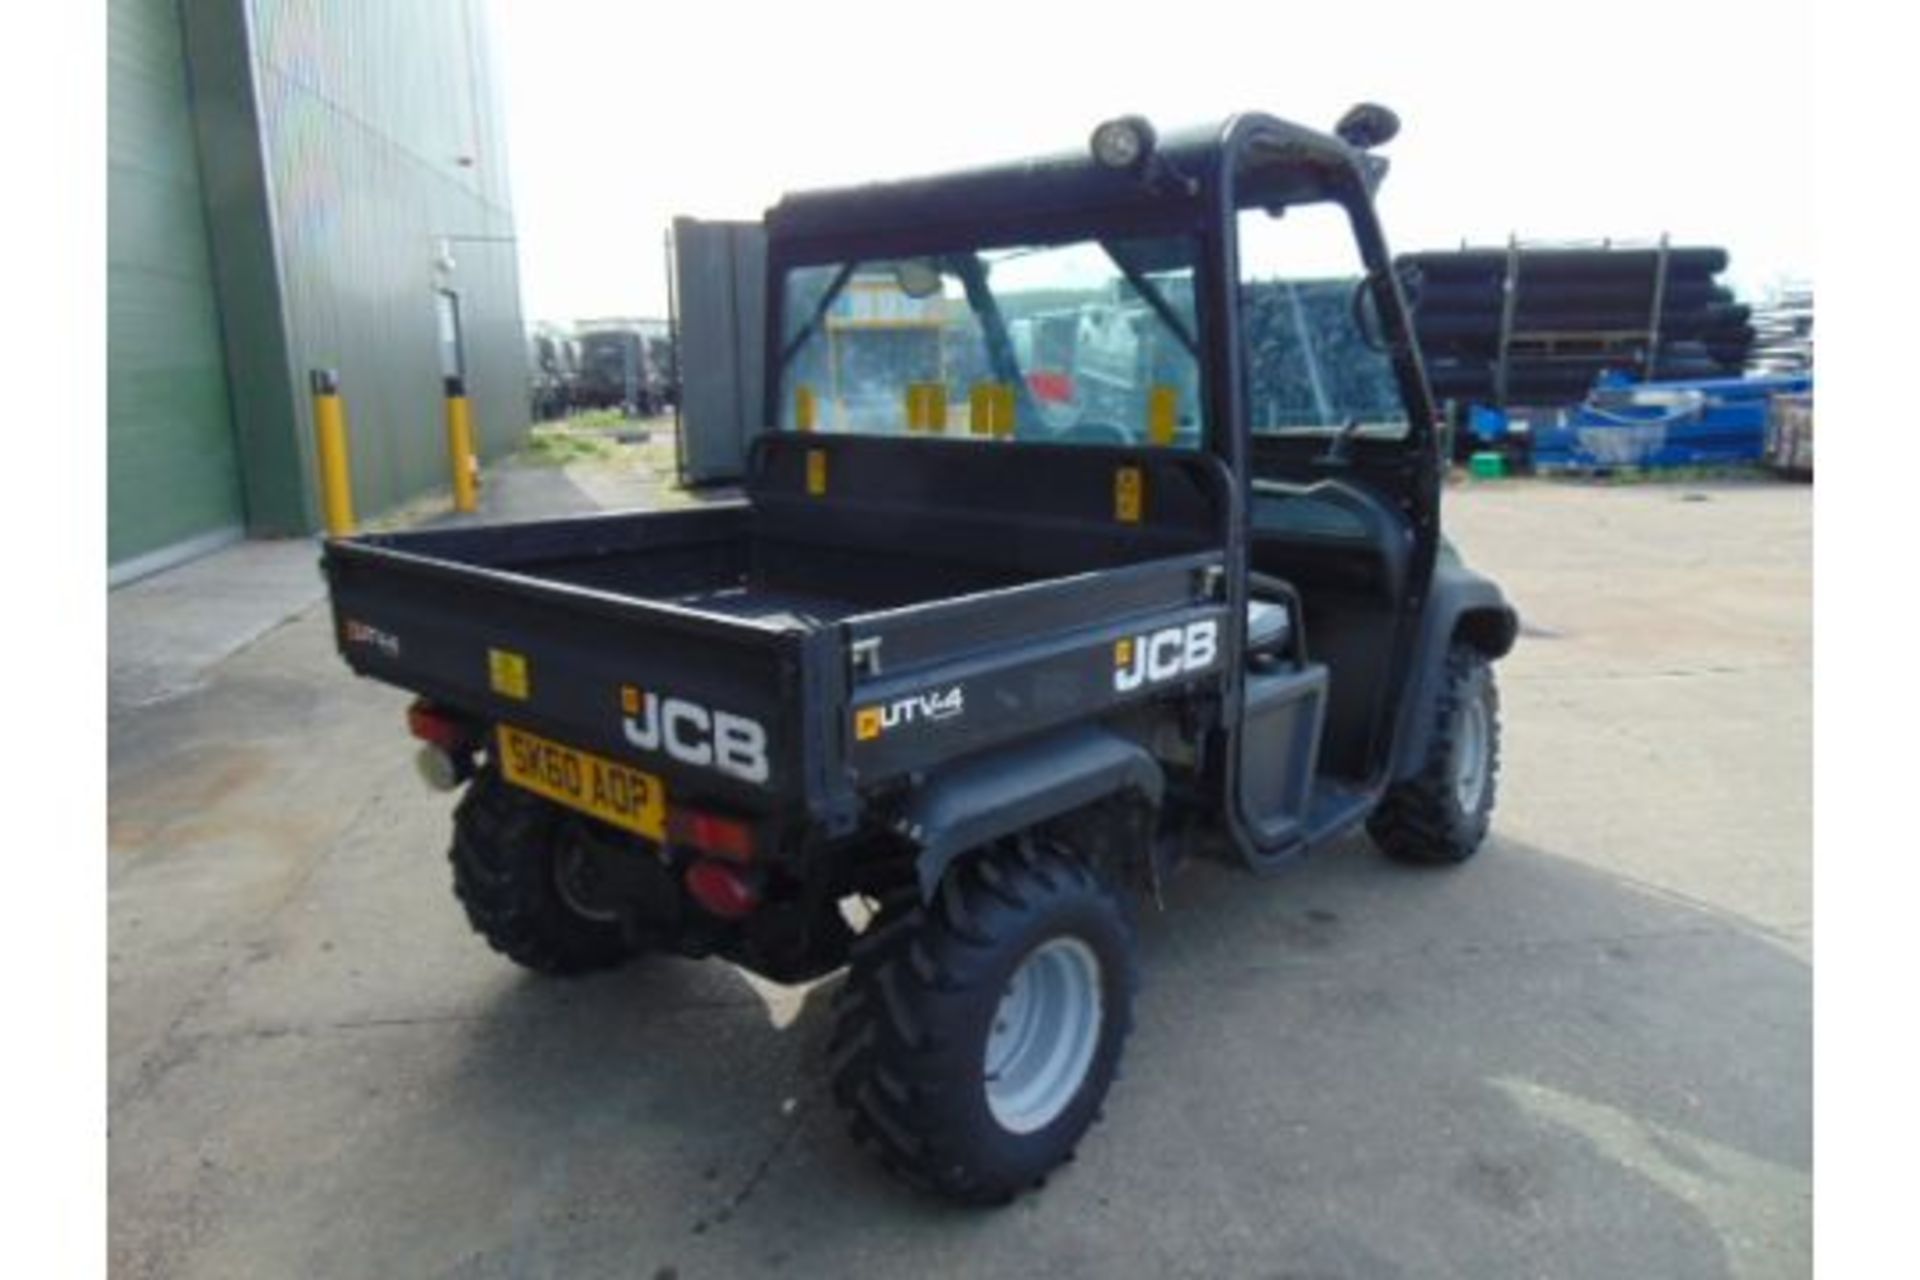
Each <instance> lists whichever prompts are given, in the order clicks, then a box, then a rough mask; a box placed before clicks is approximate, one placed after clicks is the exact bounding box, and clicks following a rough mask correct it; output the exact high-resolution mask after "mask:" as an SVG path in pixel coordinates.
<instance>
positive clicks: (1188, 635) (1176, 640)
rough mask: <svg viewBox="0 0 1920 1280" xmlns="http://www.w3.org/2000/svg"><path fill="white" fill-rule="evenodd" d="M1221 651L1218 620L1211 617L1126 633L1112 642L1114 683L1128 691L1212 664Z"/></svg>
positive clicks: (1121, 690) (1118, 688)
mask: <svg viewBox="0 0 1920 1280" xmlns="http://www.w3.org/2000/svg"><path fill="white" fill-rule="evenodd" d="M1219 652H1220V624H1219V622H1218V621H1217V620H1215V619H1213V618H1202V619H1200V620H1199V621H1197V622H1189V623H1187V624H1186V625H1185V626H1184V627H1166V628H1163V629H1162V630H1159V631H1153V632H1149V633H1148V634H1146V635H1144V636H1129V637H1128V638H1127V639H1125V640H1119V641H1116V642H1115V643H1114V646H1113V687H1114V688H1115V689H1117V690H1119V691H1120V692H1121V693H1131V692H1132V691H1133V690H1135V689H1138V688H1140V687H1141V686H1143V685H1149V684H1159V683H1161V682H1162V681H1166V680H1171V679H1173V678H1174V677H1175V676H1183V675H1187V674H1189V673H1191V672H1195V671H1200V670H1203V669H1204V668H1206V667H1209V666H1211V665H1213V660H1214V658H1215V657H1217V656H1218V655H1219Z"/></svg>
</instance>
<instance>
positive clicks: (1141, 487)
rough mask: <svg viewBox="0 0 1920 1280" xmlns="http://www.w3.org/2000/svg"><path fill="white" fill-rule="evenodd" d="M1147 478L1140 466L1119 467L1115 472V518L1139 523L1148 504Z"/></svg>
mask: <svg viewBox="0 0 1920 1280" xmlns="http://www.w3.org/2000/svg"><path fill="white" fill-rule="evenodd" d="M1146 487H1147V482H1146V479H1145V478H1144V477H1143V476H1142V475H1141V474H1140V468H1138V467H1118V468H1116V469H1115V470H1114V473H1113V518H1114V519H1115V520H1118V521H1119V522H1120V523H1122V524H1139V523H1140V513H1141V511H1142V509H1143V508H1144V507H1145V506H1146Z"/></svg>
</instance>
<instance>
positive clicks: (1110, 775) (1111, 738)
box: [895, 725, 1166, 899]
mask: <svg viewBox="0 0 1920 1280" xmlns="http://www.w3.org/2000/svg"><path fill="white" fill-rule="evenodd" d="M1165 789H1166V779H1165V775H1164V774H1163V773H1162V771H1161V768H1160V763H1159V761H1157V760H1155V759H1154V758H1153V755H1152V754H1151V753H1150V752H1148V751H1147V749H1146V748H1145V747H1142V746H1141V745H1140V744H1139V743H1137V742H1134V741H1132V740H1131V739H1128V738H1125V737H1122V736H1121V735H1119V734H1117V733H1114V732H1113V731H1112V730H1109V729H1106V728H1103V727H1100V726H1093V725H1083V726H1075V727H1073V728H1071V729H1065V730H1060V731H1056V732H1053V733H1047V734H1042V735H1040V736H1039V737H1036V738H1030V739H1028V740H1027V741H1025V742H1022V743H1020V744H1018V745H1017V746H1014V747H1010V748H1006V749H1003V750H998V751H993V752H989V753H986V754H984V755H979V756H974V757H972V758H970V759H967V760H962V761H959V762H957V763H955V764H953V765H950V766H948V767H947V768H944V769H941V770H940V771H938V772H936V773H934V774H932V775H930V776H929V777H928V778H927V779H926V781H925V782H923V783H922V784H921V785H920V786H919V787H917V788H916V789H915V790H914V792H913V795H912V797H911V798H910V799H909V800H908V801H907V803H906V805H905V806H904V807H903V808H902V810H901V812H900V815H899V817H898V819H897V820H896V822H895V829H896V830H897V831H898V833H899V834H900V835H902V836H904V837H905V838H906V839H907V840H909V841H911V842H912V844H913V845H914V850H915V851H914V871H915V876H916V879H917V880H918V882H919V886H920V894H921V897H922V898H923V899H931V898H932V896H933V894H934V892H935V891H936V890H937V889H938V888H939V886H940V881H941V879H942V877H944V876H945V875H946V873H947V870H948V868H949V867H951V866H952V865H953V863H954V861H955V860H956V859H958V858H959V857H961V856H962V855H963V854H965V853H967V852H969V851H970V850H974V849H980V848H983V847H985V846H987V845H988V844H991V843H992V842H993V841H995V840H999V839H1001V838H1003V837H1005V836H1010V835H1014V834H1015V833H1017V832H1020V831H1024V830H1027V829H1029V828H1031V827H1035V826H1038V825H1041V824H1043V823H1047V822H1051V821H1054V820H1056V819H1060V818H1063V817H1066V816H1067V815H1069V814H1074V813H1077V812H1080V811H1082V810H1085V809H1088V808H1089V807H1091V806H1094V805H1097V804H1099V803H1100V802H1101V801H1104V800H1109V799H1113V798H1116V797H1122V796H1124V797H1129V798H1132V799H1134V800H1136V801H1138V802H1139V803H1140V804H1142V805H1144V806H1145V807H1146V808H1148V809H1157V808H1159V805H1160V800H1161V797H1162V795H1163V794H1164V792H1165Z"/></svg>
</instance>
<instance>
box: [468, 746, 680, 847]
mask: <svg viewBox="0 0 1920 1280" xmlns="http://www.w3.org/2000/svg"><path fill="white" fill-rule="evenodd" d="M500 771H501V773H503V774H504V775H506V779H507V781H508V782H511V783H513V784H514V785H516V786H520V787H525V788H526V789H527V790H528V791H531V792H533V793H534V794H535V795H539V796H545V797H546V798H547V799H549V800H552V801H555V802H557V803H559V804H563V805H566V806H567V807H568V808H570V809H578V810H579V811H580V812H581V813H584V814H588V815H590V816H592V817H595V818H598V819H600V820H601V821H602V822H611V823H612V824H613V825H614V826H616V827H624V828H625V829H626V830H628V831H632V832H636V833H638V834H640V835H643V836H646V837H647V838H648V839H649V840H665V839H666V838H667V789H666V788H665V787H663V786H661V785H660V779H658V778H656V777H654V776H653V775H652V774H650V773H642V772H640V770H638V769H629V768H628V767H627V766H626V765H624V764H619V763H617V762H616V761H613V760H608V759H605V758H604V757H601V756H596V755H594V754H593V753H592V752H588V751H581V750H579V749H578V748H575V747H568V746H562V745H561V744H560V743H558V742H553V741H550V740H549V739H546V738H543V737H541V736H540V735H538V734H534V733H528V732H527V731H526V730H525V729H516V728H514V727H513V726H512V725H505V724H503V725H501V726H500Z"/></svg>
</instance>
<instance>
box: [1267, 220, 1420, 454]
mask: <svg viewBox="0 0 1920 1280" xmlns="http://www.w3.org/2000/svg"><path fill="white" fill-rule="evenodd" d="M1238 229H1239V240H1240V282H1239V283H1240V332H1241V337H1242V340H1243V341H1244V342H1245V344H1246V351H1245V364H1246V370H1247V410H1248V419H1249V422H1250V424H1251V426H1252V429H1253V431H1254V432H1255V433H1256V434H1267V435H1275V434H1286V433H1292V432H1325V431H1335V430H1338V429H1340V428H1342V427H1344V426H1346V425H1347V424H1349V423H1351V422H1355V421H1358V422H1359V423H1360V428H1361V430H1362V431H1363V432H1364V433H1365V434H1367V435H1369V436H1385V437H1396V436H1400V435H1403V434H1405V432H1406V430H1407V413H1406V407H1405V405H1404V404H1403V403H1402V401H1401V398H1400V387H1399V383H1398V382H1396V381H1395V379H1394V370H1393V360H1392V358H1391V357H1390V356H1388V355H1387V354H1386V353H1385V352H1383V351H1379V350H1376V349H1374V347H1373V346H1370V345H1369V341H1368V338H1367V336H1366V335H1365V334H1363V333H1362V331H1361V329H1360V327H1359V317H1357V316H1356V314H1355V305H1354V290H1355V288H1356V287H1357V286H1358V285H1359V284H1360V282H1361V280H1362V279H1363V278H1364V276H1365V267H1364V265H1363V264H1362V262H1361V260H1360V250H1359V246H1358V245H1357V244H1356V243H1355V242H1354V238H1353V229H1352V224H1351V223H1350V222H1349V220H1348V218H1347V212H1346V210H1345V209H1344V208H1342V207H1341V206H1340V205H1338V204H1332V203H1322V204H1305V205H1292V206H1289V207H1287V209H1286V210H1285V212H1284V213H1283V214H1282V216H1280V217H1274V216H1273V215H1272V214H1270V213H1268V212H1267V211H1266V210H1264V209H1243V210H1241V211H1240V215H1239V228H1238ZM1367 305H1368V306H1369V309H1370V306H1371V303H1370V302H1369V303H1368V304H1367Z"/></svg>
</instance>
